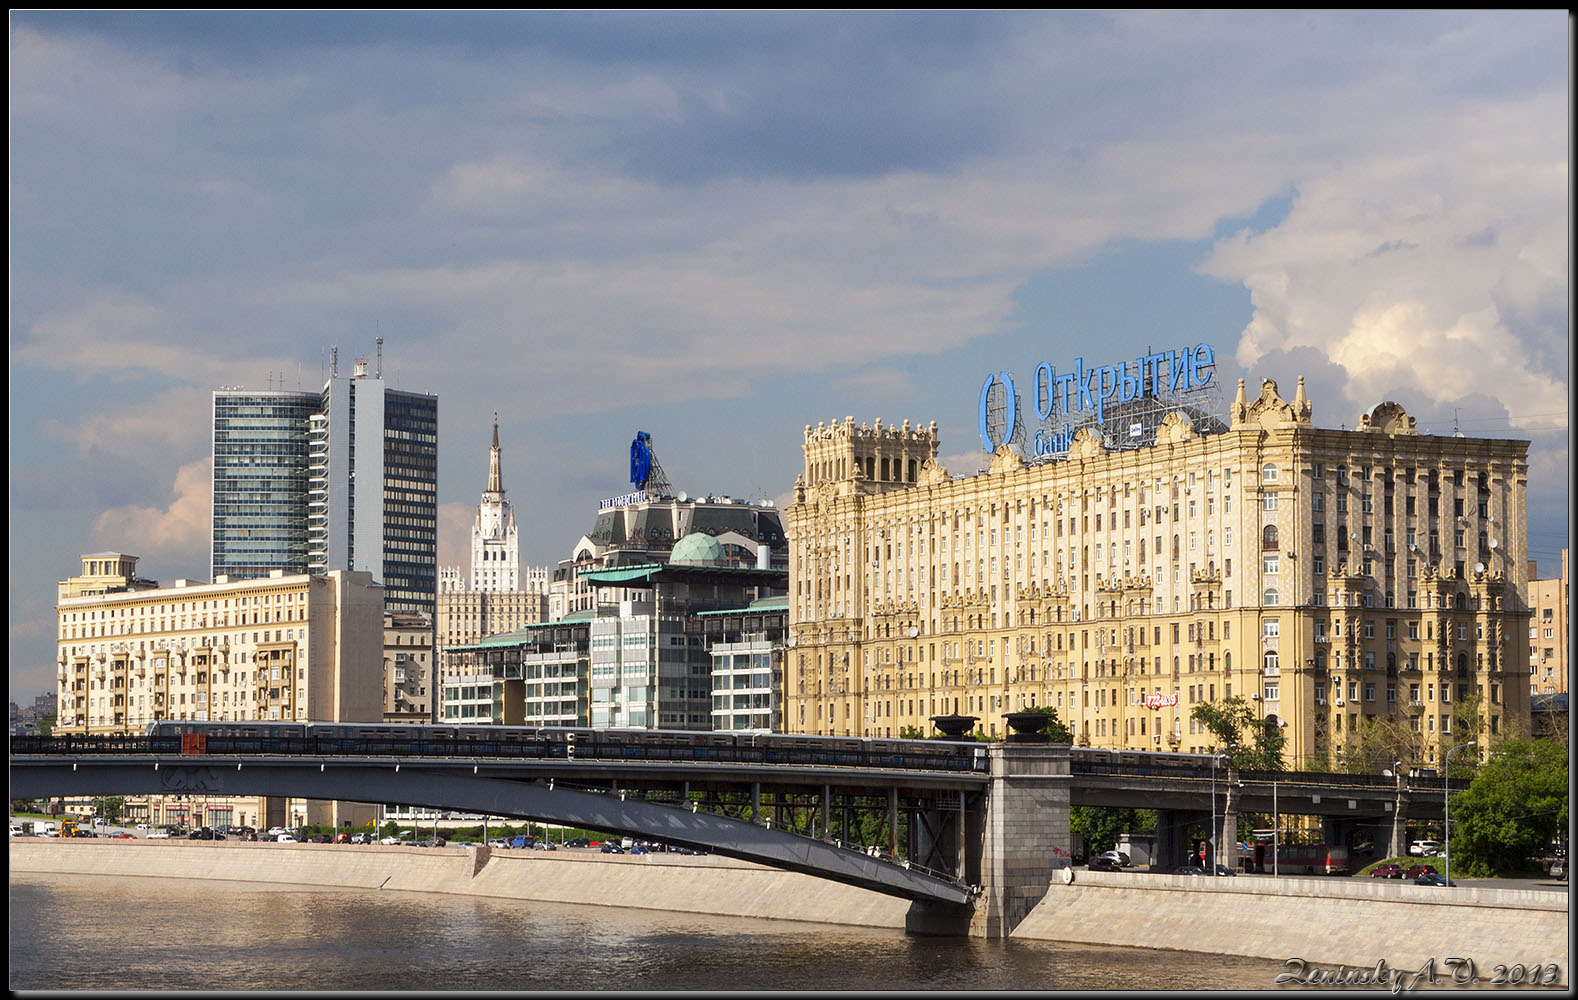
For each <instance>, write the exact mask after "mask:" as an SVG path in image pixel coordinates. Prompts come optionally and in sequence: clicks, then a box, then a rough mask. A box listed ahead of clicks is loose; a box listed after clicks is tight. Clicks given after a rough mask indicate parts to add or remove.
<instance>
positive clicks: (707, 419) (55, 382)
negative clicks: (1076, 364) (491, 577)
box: [9, 11, 1572, 703]
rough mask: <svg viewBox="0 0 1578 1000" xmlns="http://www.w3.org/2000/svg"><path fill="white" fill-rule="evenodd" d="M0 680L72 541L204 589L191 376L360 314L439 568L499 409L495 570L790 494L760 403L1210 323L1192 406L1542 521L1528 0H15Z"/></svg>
mask: <svg viewBox="0 0 1578 1000" xmlns="http://www.w3.org/2000/svg"><path fill="white" fill-rule="evenodd" d="M10 23H11V50H10V83H11V104H10V111H11V115H10V168H11V170H10V178H11V187H10V223H11V227H10V232H11V247H10V250H11V253H10V260H11V273H10V277H11V330H10V436H9V440H10V456H11V466H10V472H11V475H10V494H9V497H10V553H11V556H10V559H11V565H10V568H11V603H10V613H11V697H12V699H13V700H19V701H22V702H24V703H27V702H30V701H31V699H32V697H33V696H34V695H35V694H37V693H40V692H43V691H48V690H53V689H54V679H53V660H54V652H55V641H54V634H55V616H54V601H55V586H56V584H57V582H58V581H60V580H62V579H64V578H66V577H67V576H70V575H74V574H75V573H77V572H78V571H79V569H80V567H79V563H78V556H79V555H80V554H82V553H87V552H98V551H105V550H113V551H120V552H127V553H131V554H135V555H138V556H140V557H141V562H140V564H139V569H140V572H141V574H142V575H143V576H145V577H150V578H153V579H156V580H160V581H163V582H169V581H173V580H175V579H177V578H183V577H184V578H187V579H206V578H207V577H208V558H209V529H210V523H209V518H210V510H209V508H210V496H209V486H210V482H209V476H210V471H211V453H212V441H211V437H210V406H211V400H212V393H213V390H214V389H216V388H218V387H219V386H222V385H239V386H245V387H247V388H255V389H266V388H270V387H273V388H280V387H283V388H289V389H298V388H299V389H302V390H306V391H315V390H317V389H319V388H321V386H322V383H323V380H324V378H325V376H326V374H327V371H328V365H329V355H330V351H331V349H332V348H334V347H336V346H337V347H338V348H339V356H340V361H341V368H342V371H343V370H345V368H346V367H347V366H348V364H349V362H350V361H351V360H352V359H354V358H356V357H359V356H366V357H371V356H372V355H373V354H374V350H375V348H374V341H375V338H377V337H379V336H381V337H383V338H384V374H385V379H386V382H387V383H388V384H390V385H391V386H393V387H396V388H402V389H408V390H415V391H421V392H430V393H435V394H437V396H438V398H439V426H440V432H439V481H440V486H439V502H440V522H441V530H440V550H439V561H440V563H441V564H443V565H460V564H463V563H464V562H465V560H466V558H467V555H466V553H467V545H468V541H467V538H468V534H467V533H468V531H469V527H470V523H471V519H472V517H473V514H474V512H475V508H476V505H477V503H478V501H479V500H480V494H481V492H482V490H483V489H484V488H485V487H486V485H487V470H488V445H489V442H490V438H491V433H492V420H493V415H494V413H495V412H496V413H497V414H498V420H499V436H500V441H501V445H502V452H503V460H502V465H503V476H504V486H505V487H506V489H507V490H508V491H509V496H510V499H511V500H512V501H513V502H514V504H515V507H516V514H517V519H518V522H519V524H520V528H521V537H522V552H523V556H524V557H525V559H526V560H527V561H528V562H530V563H531V564H533V565H541V564H548V563H552V562H555V561H557V560H559V559H562V558H565V557H567V556H568V555H569V553H570V550H571V547H572V546H573V545H574V543H575V542H576V540H577V539H578V538H579V537H580V536H581V535H582V534H583V533H584V532H586V531H587V530H588V529H589V528H590V526H591V524H592V521H593V519H594V516H595V513H596V508H597V501H598V500H599V499H601V498H603V497H610V496H616V495H619V494H622V493H625V492H627V491H628V490H629V488H630V487H629V485H628V482H627V479H628V476H627V472H628V455H629V444H630V441H631V439H632V438H633V437H634V435H635V433H636V432H637V431H638V430H644V431H647V432H649V433H650V434H651V435H652V442H653V448H654V451H655V452H656V455H657V457H658V460H659V462H660V463H661V464H662V466H663V469H664V471H665V472H666V473H667V475H668V478H669V480H670V481H671V482H672V483H673V485H674V487H675V488H676V489H677V490H685V491H687V492H689V493H690V494H691V495H693V496H694V495H704V494H715V495H729V496H734V497H738V498H741V499H746V500H752V501H757V500H763V499H767V500H773V501H775V502H777V503H779V504H780V505H784V504H787V502H788V499H789V497H790V496H791V491H792V488H793V485H794V480H795V476H796V475H797V474H798V473H799V472H800V471H801V468H802V463H803V457H802V454H801V445H802V443H803V439H804V428H805V425H807V424H811V425H813V426H814V425H815V424H816V423H817V422H819V421H835V420H842V419H843V418H844V417H845V416H847V415H852V416H854V418H855V420H856V422H857V423H864V422H870V421H873V420H875V419H877V418H881V419H882V420H883V421H884V423H899V422H901V421H903V420H906V419H908V420H911V421H913V422H916V423H921V424H924V423H927V422H929V421H932V420H935V421H936V422H937V424H938V429H939V433H940V436H941V457H942V463H943V464H944V465H945V466H946V467H947V468H948V470H949V471H950V472H951V473H953V474H956V475H957V474H967V473H970V472H973V471H975V470H977V469H980V468H984V467H985V465H986V462H987V458H986V456H985V454H984V453H983V452H982V450H981V444H980V441H979V436H978V434H977V433H976V410H977V401H978V398H979V392H980V387H981V384H982V380H983V378H984V377H985V375H986V374H987V373H990V372H996V371H1005V370H1006V371H1010V372H1013V373H1015V375H1016V376H1017V377H1019V378H1020V379H1021V380H1023V381H1022V382H1021V384H1024V382H1027V381H1028V379H1029V378H1030V376H1031V375H1032V374H1033V373H1034V371H1035V367H1036V365H1037V364H1038V363H1040V362H1042V361H1048V362H1051V363H1053V364H1054V365H1055V366H1058V367H1059V368H1060V369H1062V368H1063V366H1065V365H1068V364H1071V363H1072V360H1073V359H1074V358H1076V357H1084V358H1086V359H1087V361H1088V362H1089V363H1090V364H1109V363H1116V362H1118V361H1121V360H1124V359H1132V358H1134V357H1137V356H1138V355H1140V354H1141V353H1145V352H1147V351H1148V350H1150V349H1156V350H1168V349H1177V348H1182V347H1186V346H1193V345H1195V344H1199V343H1208V344H1210V345H1212V346H1213V348H1214V349H1215V352H1216V356H1217V369H1216V374H1217V377H1218V378H1220V379H1221V380H1222V385H1223V387H1224V388H1223V392H1224V398H1225V400H1227V401H1230V400H1231V398H1232V391H1233V388H1234V387H1235V385H1236V380H1237V379H1238V378H1245V379H1247V380H1248V384H1249V394H1250V396H1251V397H1253V396H1254V395H1255V393H1256V391H1257V390H1258V388H1259V385H1260V381H1261V379H1264V378H1273V379H1276V380H1277V381H1278V383H1279V385H1280V386H1281V388H1282V391H1283V395H1284V397H1285V398H1291V397H1292V393H1293V391H1294V386H1295V384H1296V381H1297V379H1298V377H1299V376H1300V375H1303V376H1304V377H1305V380H1306V386H1307V391H1308V395H1309V398H1310V400H1311V402H1312V404H1313V408H1314V413H1313V419H1314V422H1315V423H1316V424H1317V425H1318V426H1323V427H1336V426H1348V427H1352V426H1354V425H1356V424H1357V423H1358V421H1359V418H1360V416H1361V414H1364V413H1367V412H1369V411H1371V410H1373V409H1374V407H1375V406H1377V405H1378V404H1380V403H1381V402H1383V401H1388V400H1392V401H1396V402H1398V403H1400V404H1402V405H1403V406H1404V407H1405V408H1406V409H1407V411H1408V412H1409V413H1410V414H1411V415H1413V416H1414V417H1415V418H1416V420H1417V421H1418V427H1419V429H1420V431H1421V432H1422V433H1433V434H1450V433H1452V431H1453V429H1454V427H1456V428H1458V429H1460V430H1461V431H1462V432H1463V433H1464V434H1466V435H1469V436H1483V437H1511V438H1517V439H1521V440H1527V441H1529V442H1530V445H1529V522H1528V535H1529V549H1530V552H1529V555H1530V558H1532V559H1535V560H1537V561H1538V563H1539V568H1540V572H1541V575H1547V576H1548V575H1555V573H1556V570H1557V567H1558V566H1559V563H1558V560H1559V554H1560V551H1561V549H1562V548H1563V547H1565V546H1566V545H1567V544H1568V538H1569V526H1570V522H1571V516H1570V502H1569V494H1568V486H1567V484H1568V482H1569V480H1570V478H1571V456H1570V454H1569V441H1568V435H1569V420H1570V416H1571V410H1572V407H1571V389H1570V378H1571V359H1570V353H1569V344H1570V342H1571V338H1570V333H1571V314H1570V303H1569V271H1570V260H1569V253H1570V249H1569V248H1570V236H1571V234H1570V220H1571V215H1572V206H1571V201H1570V197H1571V196H1570V177H1569V171H1570V142H1571V134H1570V125H1569V120H1570V115H1571V110H1572V109H1571V99H1570V91H1569V67H1570V55H1571V46H1570V42H1571V35H1570V26H1569V23H1568V19H1567V16H1566V14H1565V12H1561V11H1549V12H1478V13H1477V12H1457V11H1451V12H1401V13H1369V12H1360V13H1341V12H1339V13H1300V12H1267V13H1231V14H1202V13H1189V12H1181V13H1180V12H1134V13H1122V12H1118V13H1111V12H1106V13H1075V12H1050V13H1019V12H1010V13H766V14H763V13H719V12H705V13H587V12H583V13H551V12H535V13H532V12H528V13H443V14H424V13H291V12H278V13H137V12H98V13H84V12H70V11H61V12H45V11H36V12H15V11H13V12H12V14H11V18H10Z"/></svg>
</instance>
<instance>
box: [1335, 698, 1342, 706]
mask: <svg viewBox="0 0 1578 1000" xmlns="http://www.w3.org/2000/svg"><path fill="white" fill-rule="evenodd" d="M1334 704H1336V706H1337V707H1338V708H1341V707H1342V704H1343V701H1342V699H1341V698H1338V699H1337V700H1336V701H1335V703H1334Z"/></svg>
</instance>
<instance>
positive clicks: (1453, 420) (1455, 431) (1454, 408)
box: [1452, 406, 1463, 438]
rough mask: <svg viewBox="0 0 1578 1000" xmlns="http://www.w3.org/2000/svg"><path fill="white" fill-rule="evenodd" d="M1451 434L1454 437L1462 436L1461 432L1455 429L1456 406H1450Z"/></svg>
mask: <svg viewBox="0 0 1578 1000" xmlns="http://www.w3.org/2000/svg"><path fill="white" fill-rule="evenodd" d="M1452 436H1453V437H1455V438H1460V437H1462V436H1463V432H1462V431H1460V430H1458V429H1457V407H1455V406H1454V407H1452Z"/></svg>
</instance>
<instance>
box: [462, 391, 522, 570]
mask: <svg viewBox="0 0 1578 1000" xmlns="http://www.w3.org/2000/svg"><path fill="white" fill-rule="evenodd" d="M520 567H521V553H520V533H519V532H518V531H517V530H516V528H515V509H514V507H512V506H511V505H510V502H509V499H508V498H507V497H506V496H505V495H504V473H503V472H502V471H501V469H500V467H499V415H498V414H497V413H495V414H494V415H493V447H492V448H491V449H490V450H489V453H488V488H487V489H486V490H484V491H483V493H482V503H481V504H479V505H478V506H477V519H476V522H475V523H474V524H473V525H472V527H471V590H472V591H473V592H476V593H502V592H511V591H516V590H519V589H520Z"/></svg>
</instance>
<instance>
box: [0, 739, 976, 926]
mask: <svg viewBox="0 0 1578 1000" xmlns="http://www.w3.org/2000/svg"><path fill="white" fill-rule="evenodd" d="M438 763H439V762H437V761H434V760H432V759H421V760H398V761H372V760H369V761H366V762H347V761H343V760H335V761H331V760H327V759H323V760H312V759H307V760H303V759H302V758H271V757H252V756H247V757H222V756H211V757H205V758H203V763H201V764H194V763H193V761H192V759H191V758H190V757H187V758H168V757H156V756H147V755H131V756H125V757H116V758H111V759H106V758H105V757H94V758H91V759H76V760H64V759H61V758H46V757H31V758H30V757H14V758H12V760H11V762H10V772H11V794H12V796H13V797H17V798H38V797H44V796H56V795H61V796H76V795H104V794H111V793H116V794H130V795H141V794H155V795H158V794H163V795H180V794H186V795H191V794H198V795H205V794H206V795H264V796H283V797H290V798H306V799H324V800H341V801H353V802H402V803H409V804H412V805H423V806H429V807H432V808H439V809H457V810H465V811H468V812H480V813H486V814H490V815H498V816H513V817H518V818H520V819H527V820H532V821H535V822H547V823H557V824H563V825H566V826H578V827H583V828H586V829H592V830H606V831H608V832H610V833H620V834H630V835H632V836H641V837H651V838H655V839H660V840H663V841H665V842H668V843H673V844H679V845H681V846H685V847H691V848H695V849H698V850H705V851H709V852H711V853H713V854H718V855H720V856H723V857H728V858H735V859H738V860H742V861H750V862H754V863H757V864H761V865H766V866H768V867H772V868H779V869H783V870H785V871H793V872H799V873H802V874H806V875H811V876H814V877H817V878H825V879H829V880H831V881H834V882H841V883H844V884H847V885H853V886H858V887H860V888H862V889H869V890H872V891H875V892H880V893H884V894H886V895H890V896H898V897H901V898H904V899H909V900H911V901H914V902H919V903H923V904H938V903H941V904H950V905H953V906H961V905H970V904H971V903H972V901H973V899H974V894H973V893H972V891H971V890H970V889H969V887H967V886H964V885H962V884H959V883H957V882H955V881H953V880H950V879H945V878H941V877H938V876H936V875H932V874H930V873H927V872H924V871H920V870H916V869H913V868H911V867H908V866H906V865H903V864H895V863H893V862H889V861H885V860H882V859H880V858H875V857H871V856H869V855H867V854H866V853H865V852H863V851H857V850H852V849H849V848H844V847H839V846H837V845H834V844H830V843H827V842H825V841H821V840H815V839H812V838H809V837H803V836H800V835H798V834H793V833H789V832H786V831H783V830H773V829H770V828H766V827H762V826H758V825H756V824H755V823H748V822H745V821H743V820H736V819H731V818H729V817H726V816H719V815H717V814H715V813H709V812H701V811H695V810H693V809H685V808H682V807H676V806H670V805H666V804H660V803H655V802H647V801H644V800H641V799H636V798H629V799H626V798H625V797H623V796H621V795H619V794H617V793H602V792H589V791H582V790H579V789H573V788H565V787H562V786H561V787H554V781H553V780H552V779H543V778H535V779H532V778H525V777H499V776H491V775H488V776H485V775H483V774H482V773H481V770H480V768H481V765H480V764H478V763H473V762H471V761H465V760H452V761H448V762H447V766H435V765H436V764H438ZM465 764H471V765H472V773H471V774H466V773H464V769H463V765H465Z"/></svg>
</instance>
